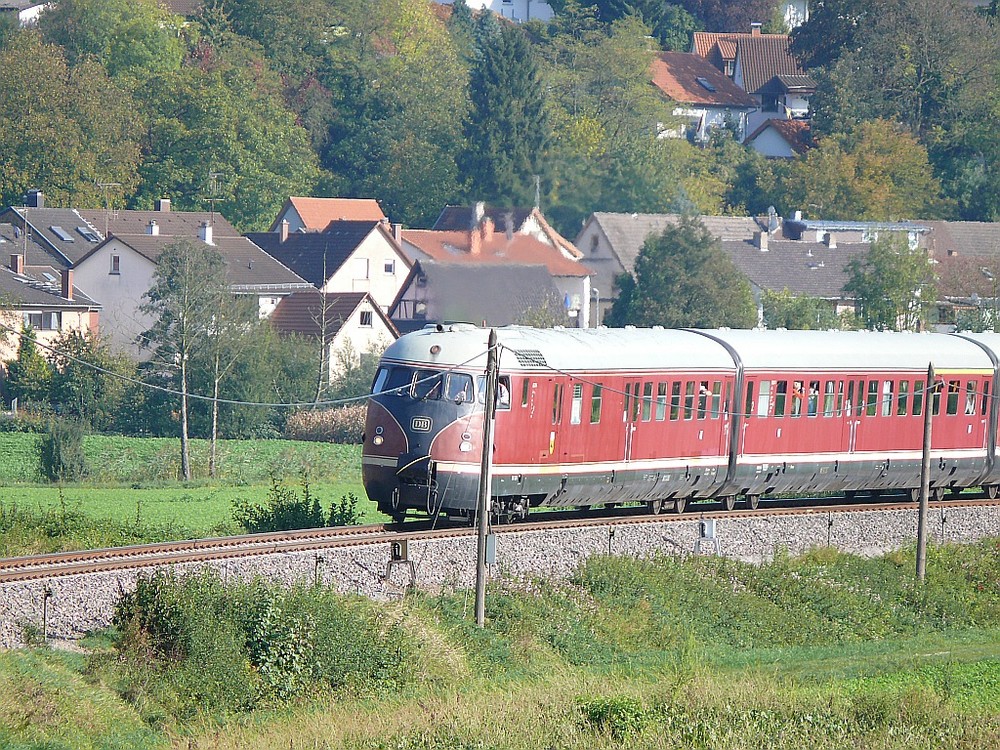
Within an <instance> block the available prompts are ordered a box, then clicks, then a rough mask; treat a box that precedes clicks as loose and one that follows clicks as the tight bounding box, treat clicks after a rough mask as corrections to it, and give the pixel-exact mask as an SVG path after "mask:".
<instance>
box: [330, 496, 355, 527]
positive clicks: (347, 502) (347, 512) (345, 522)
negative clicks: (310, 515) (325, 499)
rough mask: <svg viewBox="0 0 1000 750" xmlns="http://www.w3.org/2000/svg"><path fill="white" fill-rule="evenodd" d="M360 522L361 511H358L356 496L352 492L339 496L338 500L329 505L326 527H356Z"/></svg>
mask: <svg viewBox="0 0 1000 750" xmlns="http://www.w3.org/2000/svg"><path fill="white" fill-rule="evenodd" d="M360 522H361V511H359V510H358V496H357V495H355V494H354V493H353V492H348V493H347V494H346V495H341V496H340V500H334V501H333V503H332V504H331V505H330V515H329V517H328V518H327V523H326V525H327V526H356V525H357V524H359V523H360Z"/></svg>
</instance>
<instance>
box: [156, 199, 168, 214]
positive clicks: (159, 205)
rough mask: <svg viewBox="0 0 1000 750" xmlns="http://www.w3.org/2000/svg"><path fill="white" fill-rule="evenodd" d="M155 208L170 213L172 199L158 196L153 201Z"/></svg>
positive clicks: (163, 212)
mask: <svg viewBox="0 0 1000 750" xmlns="http://www.w3.org/2000/svg"><path fill="white" fill-rule="evenodd" d="M153 208H154V209H155V210H157V211H159V212H160V213H162V214H167V213H170V199H169V198H157V199H156V200H155V201H153Z"/></svg>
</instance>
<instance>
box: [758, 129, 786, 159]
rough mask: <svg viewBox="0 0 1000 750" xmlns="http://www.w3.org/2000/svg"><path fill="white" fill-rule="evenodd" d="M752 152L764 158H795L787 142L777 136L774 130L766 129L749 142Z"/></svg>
mask: <svg viewBox="0 0 1000 750" xmlns="http://www.w3.org/2000/svg"><path fill="white" fill-rule="evenodd" d="M750 145H751V146H753V148H754V151H756V152H757V153H759V154H763V155H764V156H769V157H772V158H780V159H791V158H793V157H794V156H795V152H794V151H792V147H791V146H790V145H788V141H786V140H785V139H784V138H782V137H781V136H780V135H778V132H777V131H776V130H775V129H774V128H766V129H765V130H763V131H762V132H761V133H760V135H758V136H757V137H756V138H754V139H753V141H751V142H750Z"/></svg>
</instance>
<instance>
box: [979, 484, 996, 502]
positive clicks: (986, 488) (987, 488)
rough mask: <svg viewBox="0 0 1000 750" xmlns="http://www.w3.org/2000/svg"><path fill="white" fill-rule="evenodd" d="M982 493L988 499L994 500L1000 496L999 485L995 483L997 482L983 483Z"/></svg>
mask: <svg viewBox="0 0 1000 750" xmlns="http://www.w3.org/2000/svg"><path fill="white" fill-rule="evenodd" d="M983 494H984V495H985V496H986V497H987V499H989V500H996V499H997V498H998V497H1000V485H997V484H984V485H983Z"/></svg>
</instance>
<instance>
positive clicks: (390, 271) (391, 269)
mask: <svg viewBox="0 0 1000 750" xmlns="http://www.w3.org/2000/svg"><path fill="white" fill-rule="evenodd" d="M385 275H386V276H395V275H396V261H395V260H393V259H392V258H389V259H388V260H386V262H385Z"/></svg>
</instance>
